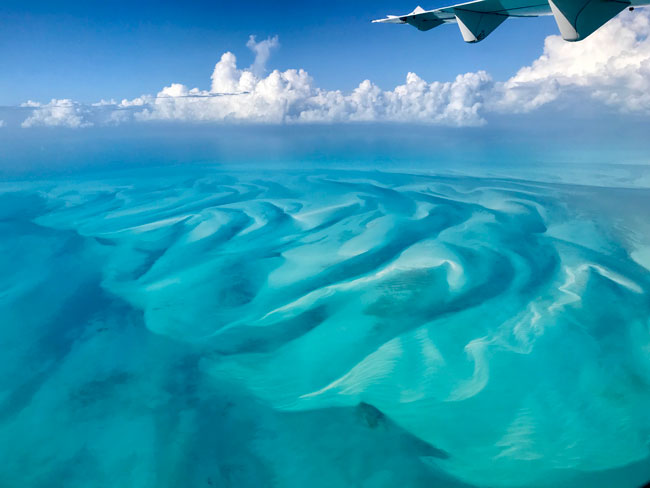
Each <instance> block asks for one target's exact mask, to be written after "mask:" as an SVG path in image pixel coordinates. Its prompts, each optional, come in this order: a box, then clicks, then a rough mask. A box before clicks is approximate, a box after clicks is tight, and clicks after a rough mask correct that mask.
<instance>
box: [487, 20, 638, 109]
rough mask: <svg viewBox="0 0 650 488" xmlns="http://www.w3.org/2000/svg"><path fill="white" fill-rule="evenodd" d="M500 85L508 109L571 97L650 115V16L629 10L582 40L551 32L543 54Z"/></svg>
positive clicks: (498, 96)
mask: <svg viewBox="0 0 650 488" xmlns="http://www.w3.org/2000/svg"><path fill="white" fill-rule="evenodd" d="M497 88H498V90H497V93H495V96H494V97H493V100H494V102H495V104H494V105H495V108H496V109H498V110H501V111H505V112H517V111H518V112H522V111H523V112H528V111H531V110H534V109H536V108H538V107H540V106H542V105H545V104H548V103H550V102H553V101H555V100H557V99H559V98H561V97H563V96H571V97H575V98H578V99H580V100H578V101H579V102H583V101H584V100H585V98H587V99H595V100H597V101H600V102H603V103H604V104H606V105H609V106H611V107H613V108H616V109H618V110H621V111H623V112H642V113H647V114H650V17H649V16H648V14H647V13H645V12H641V13H636V12H635V13H634V14H628V13H627V12H624V13H623V14H621V15H619V16H618V17H617V18H616V19H614V20H612V21H611V22H609V23H608V24H606V25H605V26H604V27H602V28H601V29H600V30H598V31H597V32H596V33H595V34H593V35H592V36H591V37H589V38H587V39H586V40H584V41H581V42H577V43H569V42H564V41H563V40H562V38H561V37H560V36H549V37H547V38H546V40H545V42H544V52H543V54H542V55H541V56H540V57H539V58H538V59H536V60H535V61H534V62H533V63H532V64H531V65H530V66H525V67H523V68H521V69H520V70H519V71H518V72H517V73H516V74H515V75H514V76H513V77H512V78H510V79H509V80H507V81H506V82H504V83H502V84H499V85H498V87H497Z"/></svg>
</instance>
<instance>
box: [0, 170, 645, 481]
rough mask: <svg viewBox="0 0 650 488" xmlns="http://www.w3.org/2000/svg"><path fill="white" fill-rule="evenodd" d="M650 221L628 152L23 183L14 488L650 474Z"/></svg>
mask: <svg viewBox="0 0 650 488" xmlns="http://www.w3.org/2000/svg"><path fill="white" fill-rule="evenodd" d="M334 166H336V167H334ZM649 212H650V168H648V167H647V166H645V167H644V166H635V165H605V164H602V165H595V166H588V167H587V166H585V165H573V166H571V165H547V166H543V165H534V166H530V167H527V168H526V169H525V170H522V169H516V168H513V167H510V168H501V169H494V168H492V169H490V170H489V171H488V170H486V169H485V168H482V169H481V168H477V169H474V170H473V169H471V168H469V167H467V168H464V169H463V170H462V171H459V170H454V169H453V168H452V169H449V168H448V169H445V170H440V171H437V170H436V171H434V170H426V169H423V168H422V167H419V168H416V169H412V170H409V169H394V168H393V169H385V170H381V171H379V170H377V169H373V168H368V167H367V166H366V167H364V168H355V167H354V165H353V164H351V165H347V166H346V165H344V164H338V165H330V166H329V167H325V169H323V168H321V167H317V165H316V166H314V165H312V166H311V167H309V168H304V167H299V166H294V167H290V168H276V169H271V168H256V167H254V166H247V167H241V166H240V167H227V166H223V165H210V164H202V165H192V166H188V165H185V166H169V165H168V166H164V167H155V166H152V165H148V166H147V167H141V168H134V169H129V170H120V171H108V170H106V171H104V172H101V173H98V172H90V171H86V172H84V171H75V172H74V173H72V174H71V173H68V174H65V175H50V176H33V175H32V176H31V177H29V178H22V179H21V177H19V176H14V177H11V178H9V177H7V178H5V179H4V180H2V182H1V183H0V236H1V239H0V348H1V351H2V360H1V361H0V460H1V462H0V487H2V488H22V487H35V488H36V487H39V488H40V487H43V488H45V487H47V488H54V487H61V488H88V487H111V488H117V487H142V488H149V487H150V488H154V487H155V488H163V487H169V488H171V487H205V488H210V487H235V488H249V487H250V488H264V487H278V488H280V487H281V488H297V487H313V488H316V487H319V488H320V487H322V488H335V487H359V488H383V487H391V488H392V487H417V488H419V487H427V488H428V487H441V488H446V487H559V488H561V487H585V486H589V487H603V488H626V487H629V488H635V487H640V486H642V485H643V484H644V483H646V482H648V481H650V414H649V412H650V407H649V405H650V219H649V218H648V215H649Z"/></svg>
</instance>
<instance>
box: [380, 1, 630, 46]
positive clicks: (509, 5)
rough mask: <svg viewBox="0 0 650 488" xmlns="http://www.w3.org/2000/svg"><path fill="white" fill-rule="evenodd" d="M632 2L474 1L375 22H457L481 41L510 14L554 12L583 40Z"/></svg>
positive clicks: (567, 31) (570, 37) (425, 25)
mask: <svg viewBox="0 0 650 488" xmlns="http://www.w3.org/2000/svg"><path fill="white" fill-rule="evenodd" d="M631 1H634V0H474V1H471V2H466V3H459V4H457V5H451V6H449V7H443V8H437V9H434V10H424V9H423V8H422V7H417V8H416V9H415V10H414V11H413V12H411V13H410V14H406V15H389V16H388V17H386V18H385V19H379V20H373V22H378V23H387V24H410V25H412V26H413V27H416V28H417V29H419V30H421V31H427V30H429V29H433V28H434V27H438V26H439V25H442V24H447V23H456V24H458V27H459V28H460V33H461V35H462V36H463V40H464V41H465V42H479V41H482V40H483V39H485V38H486V37H487V36H488V35H489V34H490V33H491V32H492V31H494V29H496V28H497V27H499V26H500V25H501V24H502V23H503V22H504V21H505V20H506V19H507V18H508V17H537V16H539V15H553V16H554V17H555V21H556V22H557V25H558V27H559V29H560V33H561V34H562V37H563V38H564V39H565V40H567V41H579V40H582V39H584V38H586V37H587V36H589V35H590V34H591V33H593V32H594V31H595V30H597V29H598V28H599V27H600V26H602V25H603V24H605V23H607V22H608V21H609V20H611V19H612V18H614V17H615V16H616V15H617V14H618V13H619V12H621V11H622V10H624V9H625V8H626V7H629V6H630V5H631V3H630V2H631ZM635 3H636V2H635Z"/></svg>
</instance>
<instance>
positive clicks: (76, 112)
mask: <svg viewBox="0 0 650 488" xmlns="http://www.w3.org/2000/svg"><path fill="white" fill-rule="evenodd" d="M22 106H23V107H32V108H34V111H33V112H32V114H31V115H30V116H29V117H27V119H25V121H24V122H23V123H22V124H21V125H22V126H23V127H36V126H52V127H73V128H77V127H89V126H91V125H92V123H91V122H89V121H87V120H86V118H85V116H86V113H87V112H88V109H87V108H86V107H85V106H84V105H82V104H80V103H79V102H75V101H73V100H69V99H63V100H57V99H52V100H51V101H50V102H49V103H46V104H40V103H38V102H32V101H31V100H30V101H28V102H26V103H23V104H22Z"/></svg>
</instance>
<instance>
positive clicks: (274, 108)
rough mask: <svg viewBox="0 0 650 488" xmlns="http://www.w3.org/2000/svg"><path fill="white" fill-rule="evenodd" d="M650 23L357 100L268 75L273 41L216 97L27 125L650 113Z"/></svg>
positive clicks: (92, 110)
mask: <svg viewBox="0 0 650 488" xmlns="http://www.w3.org/2000/svg"><path fill="white" fill-rule="evenodd" d="M649 34H650V17H649V15H648V14H647V13H638V14H635V15H626V14H622V15H621V16H619V17H618V18H617V19H615V20H613V21H611V22H610V23H608V24H607V25H605V26H604V27H603V28H602V29H600V30H599V31H598V32H596V33H595V34H594V35H592V36H591V37H589V38H588V39H586V40H585V41H582V42H579V43H567V42H564V41H563V40H562V39H561V38H560V36H549V37H548V38H547V39H546V40H545V43H544V52H543V54H542V55H541V56H540V57H539V58H538V59H536V60H535V61H534V62H533V63H532V64H530V65H529V66H525V67H522V68H521V69H520V70H519V71H518V72H517V73H516V74H515V75H514V76H512V77H511V78H510V79H508V80H506V81H495V80H493V79H492V77H491V76H490V75H489V74H488V73H486V72H485V71H478V72H473V73H465V74H460V75H458V76H457V77H456V78H455V79H454V80H453V81H448V82H438V81H434V82H427V81H425V80H423V79H422V78H420V77H419V76H418V75H417V74H415V73H408V74H407V76H406V81H405V83H404V84H402V85H399V86H397V87H395V88H393V89H392V90H383V89H381V88H380V87H378V86H377V85H376V84H374V83H373V82H372V81H370V80H365V81H363V82H362V83H361V84H359V86H358V87H357V88H356V89H354V90H353V91H352V92H350V93H344V92H342V91H340V90H324V89H321V88H319V87H317V86H316V84H315V82H314V80H313V78H312V77H311V76H310V75H309V74H308V73H307V72H306V71H304V70H302V69H288V70H286V71H279V70H273V71H271V72H270V73H269V72H268V71H267V69H266V65H267V62H268V60H269V58H270V56H271V53H272V52H273V50H275V49H277V48H278V47H279V40H278V38H277V36H276V37H273V38H269V39H266V40H263V41H260V42H258V41H257V40H256V39H255V37H254V36H251V37H250V38H249V40H248V43H247V46H248V48H249V49H251V51H253V53H254V54H255V61H254V62H253V64H252V65H251V66H250V67H248V68H239V67H238V65H237V58H236V57H235V55H234V54H232V53H230V52H227V53H225V54H223V55H222V56H221V59H220V60H219V61H218V62H217V64H216V65H215V68H214V71H213V73H212V76H211V86H210V89H209V90H202V89H199V88H191V89H190V88H188V87H187V86H185V85H183V84H180V83H172V84H171V85H169V86H167V87H164V88H163V89H162V90H161V91H160V92H158V93H157V94H156V95H155V96H154V95H142V96H141V97H138V98H135V99H133V100H122V101H121V102H115V101H104V100H102V101H100V102H98V103H95V104H92V105H91V106H85V105H82V104H80V103H77V102H74V101H72V100H68V99H66V100H52V101H51V102H49V103H47V104H38V103H34V102H27V103H26V104H24V106H26V107H33V108H34V110H33V112H32V113H31V115H29V117H27V119H26V120H25V121H24V122H23V123H22V126H23V127H34V126H63V127H72V128H79V127H88V126H91V125H101V124H119V123H124V122H146V121H177V122H220V123H271V124H281V123H338V122H405V123H424V124H432V125H445V126H457V127H467V126H479V125H482V124H485V123H486V120H487V119H489V117H490V115H491V114H513V113H525V112H531V111H534V110H537V109H539V108H540V107H542V106H545V105H549V104H556V105H557V110H558V111H569V112H571V111H579V110H580V107H581V106H584V105H585V103H590V104H592V103H593V101H596V102H598V103H600V104H602V105H603V106H604V107H606V108H607V109H610V110H612V111H620V112H624V113H639V114H643V115H650V36H649Z"/></svg>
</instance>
